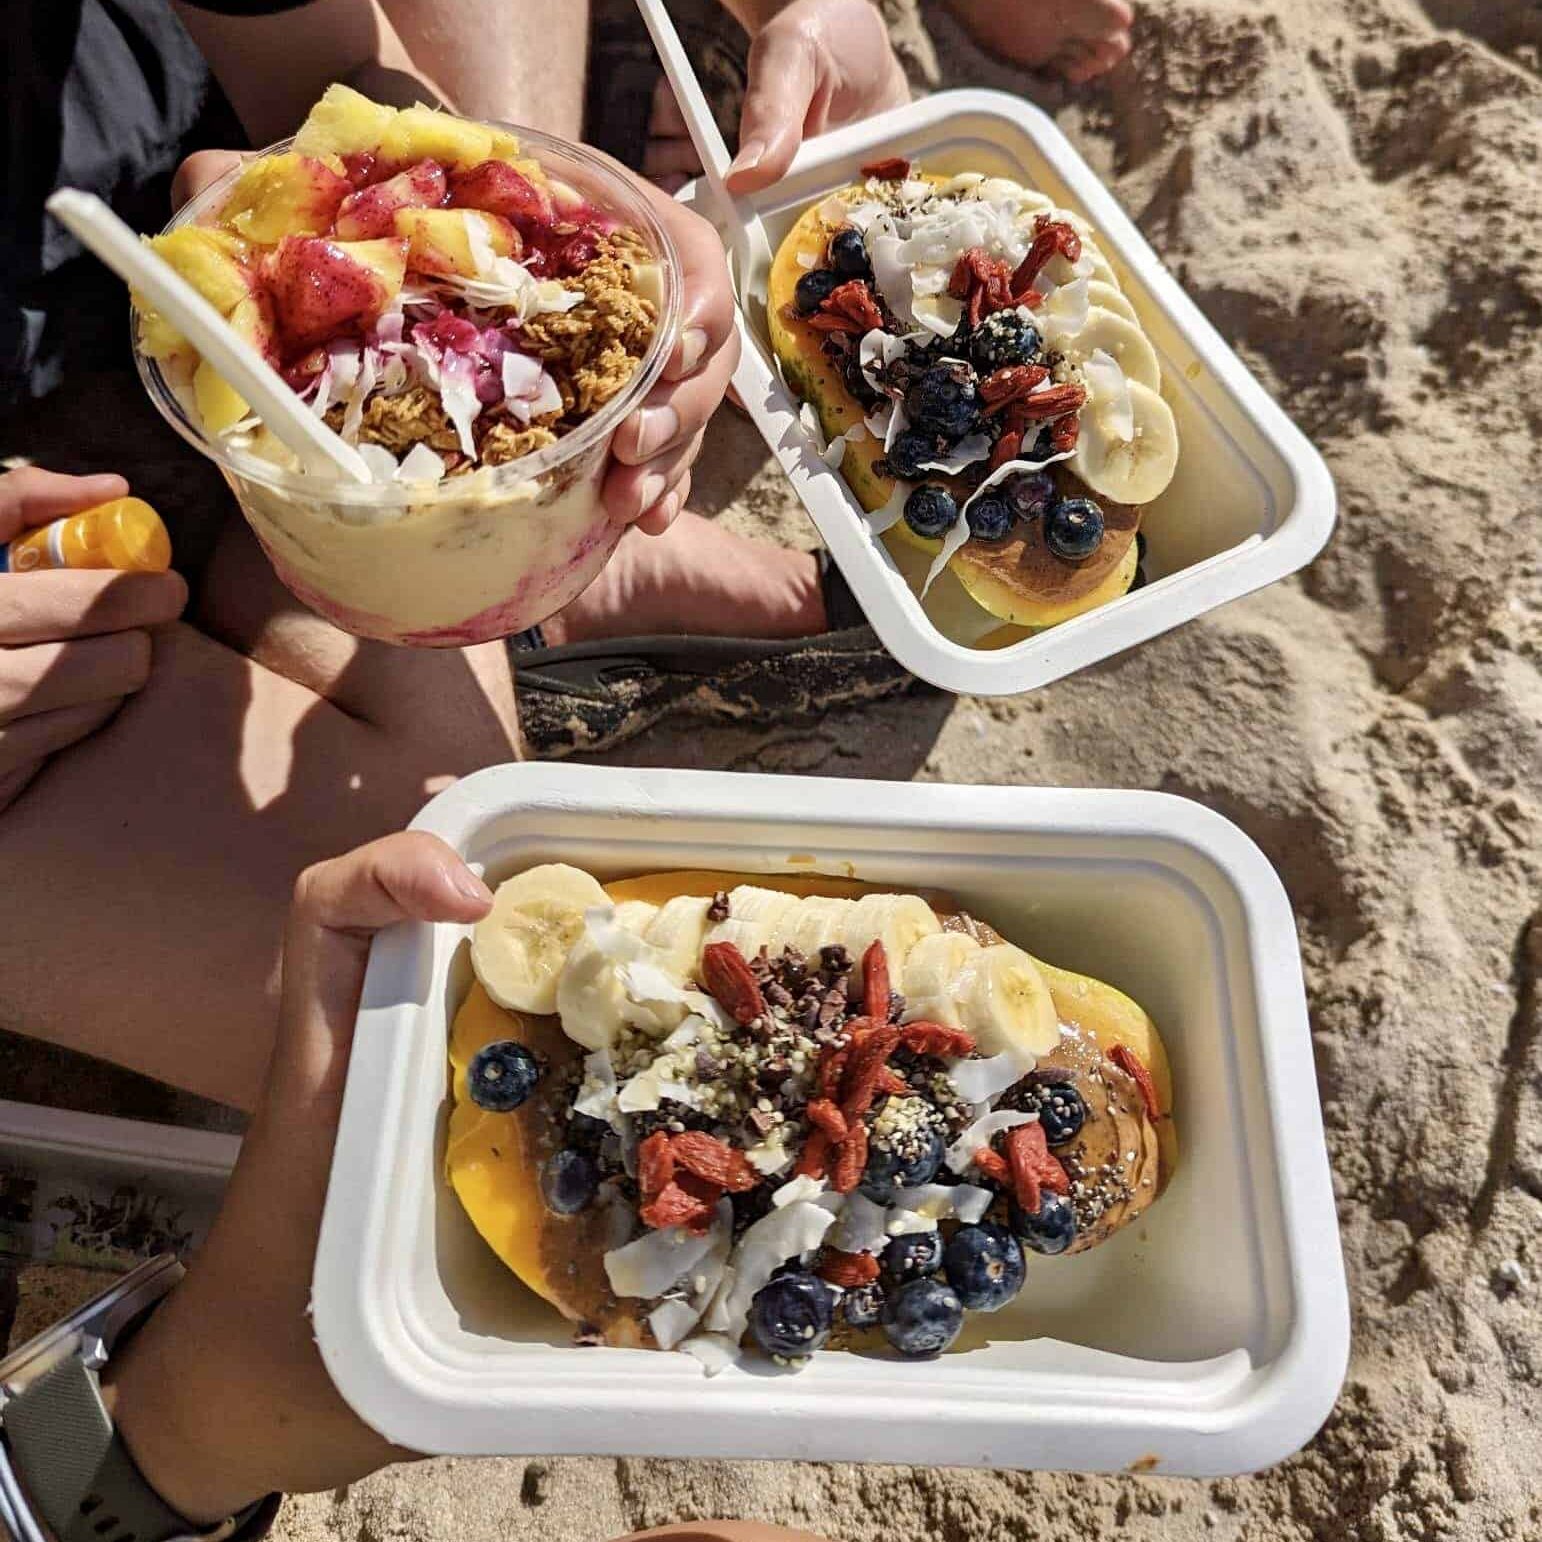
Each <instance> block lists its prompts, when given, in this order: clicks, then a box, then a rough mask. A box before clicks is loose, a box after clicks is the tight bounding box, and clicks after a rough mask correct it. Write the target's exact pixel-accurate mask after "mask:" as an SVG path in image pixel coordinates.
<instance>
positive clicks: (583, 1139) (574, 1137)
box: [568, 1109, 610, 1151]
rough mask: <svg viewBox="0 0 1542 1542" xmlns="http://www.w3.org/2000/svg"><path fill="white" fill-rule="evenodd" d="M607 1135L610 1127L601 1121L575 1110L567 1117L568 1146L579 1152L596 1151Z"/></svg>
mask: <svg viewBox="0 0 1542 1542" xmlns="http://www.w3.org/2000/svg"><path fill="white" fill-rule="evenodd" d="M608 1134H610V1126H609V1125H608V1124H606V1122H605V1121H604V1120H603V1119H593V1118H591V1117H590V1116H589V1115H588V1114H581V1113H579V1112H578V1110H577V1109H574V1110H573V1112H572V1113H571V1114H569V1115H568V1144H569V1145H570V1146H577V1147H578V1149H579V1150H580V1151H598V1150H599V1147H600V1142H601V1141H602V1140H604V1139H605V1137H606V1136H607V1135H608Z"/></svg>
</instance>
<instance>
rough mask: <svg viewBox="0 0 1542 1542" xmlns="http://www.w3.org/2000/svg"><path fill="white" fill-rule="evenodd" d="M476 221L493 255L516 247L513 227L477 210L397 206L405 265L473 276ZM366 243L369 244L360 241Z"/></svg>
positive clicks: (516, 239)
mask: <svg viewBox="0 0 1542 1542" xmlns="http://www.w3.org/2000/svg"><path fill="white" fill-rule="evenodd" d="M473 220H475V221H476V222H477V224H478V225H479V226H480V228H481V230H482V231H483V233H484V234H485V235H486V237H487V244H488V245H489V246H490V247H491V248H492V251H493V255H494V256H496V257H507V256H508V255H509V254H510V253H511V252H516V251H518V250H519V236H518V234H517V233H516V232H515V230H514V227H513V226H512V225H511V224H509V222H508V221H507V220H505V219H500V218H499V217H498V216H497V215H496V214H484V213H482V211H481V210H479V209H398V210H397V211H396V233H397V235H399V236H405V237H406V238H407V241H408V243H409V245H408V250H407V266H408V267H409V268H413V269H415V270H416V271H417V272H419V273H457V274H459V275H460V276H461V277H462V278H476V277H477V276H478V267H477V260H476V253H475V252H474V251H473V249H472V245H471V237H470V234H469V232H468V227H469V225H470V224H471V222H472V221H473ZM363 244H369V243H363Z"/></svg>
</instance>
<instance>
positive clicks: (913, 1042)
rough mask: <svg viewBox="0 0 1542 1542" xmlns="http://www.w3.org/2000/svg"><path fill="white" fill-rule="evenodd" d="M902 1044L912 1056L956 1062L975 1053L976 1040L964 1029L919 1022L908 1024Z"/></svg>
mask: <svg viewBox="0 0 1542 1542" xmlns="http://www.w3.org/2000/svg"><path fill="white" fill-rule="evenodd" d="M900 1042H901V1043H902V1044H903V1045H904V1046H905V1048H906V1049H908V1050H910V1051H911V1053H912V1054H916V1055H932V1056H935V1057H936V1058H937V1059H939V1060H956V1059H957V1058H958V1057H959V1056H960V1055H968V1054H972V1053H973V1052H974V1047H975V1044H974V1039H973V1038H972V1037H971V1036H970V1035H969V1034H967V1033H965V1032H964V1030H963V1029H962V1028H949V1027H946V1026H945V1025H944V1024H942V1023H928V1022H924V1021H921V1020H919V1019H918V1020H917V1021H916V1022H913V1023H906V1024H905V1028H904V1036H903V1037H902V1038H901V1040H900Z"/></svg>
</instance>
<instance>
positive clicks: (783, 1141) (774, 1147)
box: [744, 1124, 793, 1178]
mask: <svg viewBox="0 0 1542 1542" xmlns="http://www.w3.org/2000/svg"><path fill="white" fill-rule="evenodd" d="M744 1155H745V1157H746V1159H747V1160H748V1161H749V1164H750V1166H751V1167H753V1168H754V1169H755V1171H756V1172H758V1173H761V1174H763V1175H764V1176H766V1177H767V1178H771V1177H775V1176H776V1174H777V1173H780V1172H784V1171H786V1169H787V1168H789V1167H791V1166H792V1163H793V1153H792V1152H790V1151H789V1150H788V1149H787V1126H786V1125H785V1124H779V1125H777V1127H776V1128H775V1129H774V1130H772V1132H771V1133H770V1134H769V1135H768V1136H766V1138H765V1139H764V1140H763V1141H761V1142H760V1143H759V1144H758V1145H755V1146H751V1147H750V1148H749V1149H748V1150H747V1151H746V1152H745V1153H744Z"/></svg>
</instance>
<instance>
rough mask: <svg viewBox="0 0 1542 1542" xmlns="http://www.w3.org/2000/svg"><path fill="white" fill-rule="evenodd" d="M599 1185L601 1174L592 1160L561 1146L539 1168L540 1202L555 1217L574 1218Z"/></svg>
mask: <svg viewBox="0 0 1542 1542" xmlns="http://www.w3.org/2000/svg"><path fill="white" fill-rule="evenodd" d="M599 1182H600V1170H599V1168H597V1167H596V1166H595V1165H594V1159H593V1158H592V1157H590V1156H589V1155H587V1154H586V1153H585V1152H582V1151H575V1150H574V1149H573V1147H571V1146H564V1147H563V1148H562V1150H561V1151H558V1152H557V1153H555V1155H553V1156H550V1157H548V1158H547V1159H546V1163H545V1165H544V1166H543V1167H542V1168H541V1198H542V1199H544V1200H545V1201H546V1208H547V1209H548V1210H551V1211H553V1212H554V1213H555V1214H557V1215H577V1214H578V1212H579V1211H580V1210H582V1209H583V1208H584V1206H585V1205H587V1204H588V1203H589V1201H590V1200H591V1199H593V1198H594V1191H595V1189H596V1188H597V1187H598V1186H599Z"/></svg>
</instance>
